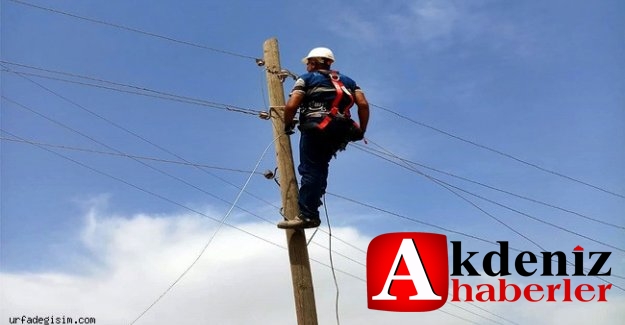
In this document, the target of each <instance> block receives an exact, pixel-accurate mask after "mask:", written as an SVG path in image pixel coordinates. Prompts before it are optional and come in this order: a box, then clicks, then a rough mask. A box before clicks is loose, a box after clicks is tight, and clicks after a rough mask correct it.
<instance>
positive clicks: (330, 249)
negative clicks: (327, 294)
mask: <svg viewBox="0 0 625 325" xmlns="http://www.w3.org/2000/svg"><path fill="white" fill-rule="evenodd" d="M323 209H324V210H325V213H326V221H327V222H328V255H329V257H330V269H331V270H332V279H333V280H334V287H335V288H336V297H335V299H334V301H335V303H334V313H335V315H336V325H341V319H340V316H339V295H340V289H339V283H338V281H337V280H336V272H335V271H334V260H333V259H332V226H331V225H330V216H329V214H328V205H327V204H326V197H325V195H324V196H323Z"/></svg>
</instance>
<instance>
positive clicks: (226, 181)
mask: <svg viewBox="0 0 625 325" xmlns="http://www.w3.org/2000/svg"><path fill="white" fill-rule="evenodd" d="M2 62H3V63H8V64H15V65H18V66H22V67H28V68H31V69H36V70H43V71H46V72H52V73H61V74H64V75H70V76H74V77H79V78H85V79H90V80H96V81H101V82H106V83H111V84H115V85H121V86H125V87H131V88H136V89H139V90H147V91H150V92H155V93H159V94H165V95H171V94H168V93H164V92H159V91H155V90H150V89H147V88H142V87H137V86H132V85H125V84H120V83H115V82H111V81H106V80H102V79H97V78H92V77H85V76H80V75H76V74H71V73H66V72H59V71H53V70H48V69H42V68H36V67H32V66H27V65H23V64H17V63H11V62H7V61H2ZM22 77H23V78H24V79H26V80H28V81H30V82H31V83H33V84H35V85H37V86H39V87H40V88H42V89H44V90H46V91H47V92H50V93H52V94H53V95H55V96H57V97H59V98H61V99H63V100H65V101H67V102H68V103H70V104H72V105H74V106H76V107H78V108H79V109H81V110H83V111H85V112H87V113H89V114H91V115H93V116H95V117H97V118H99V119H101V120H103V121H105V122H106V123H108V124H111V125H112V126H114V127H116V128H118V129H120V130H122V131H124V132H126V133H128V134H130V135H132V136H134V137H136V138H138V139H140V140H142V141H143V142H146V143H148V144H150V145H152V146H154V147H155V148H157V149H159V150H161V151H163V152H165V153H167V154H169V155H172V156H173V157H175V158H177V159H179V160H181V161H182V162H184V163H186V164H188V165H189V166H193V167H195V168H197V169H198V170H200V171H201V172H204V173H206V174H208V175H210V176H213V177H215V178H217V179H218V180H220V181H222V182H224V183H226V184H229V185H231V186H233V187H235V188H237V189H240V187H238V186H237V185H236V184H233V183H232V182H230V181H228V180H225V179H224V178H222V177H220V176H218V175H215V174H213V173H211V172H208V171H207V170H205V169H203V168H202V166H199V165H198V164H194V163H191V162H189V161H188V160H186V159H184V158H183V157H182V156H180V155H178V154H176V153H174V152H172V151H171V150H168V149H166V148H164V147H162V146H160V145H158V144H156V143H154V142H152V141H150V140H148V139H146V138H145V137H143V136H141V135H139V134H137V133H135V132H133V131H131V130H129V129H127V128H125V127H123V126H121V125H119V124H117V123H115V122H113V121H111V120H109V119H107V118H105V117H103V116H102V115H100V114H97V113H95V112H94V111H92V110H89V109H87V108H86V107H85V106H83V105H80V104H78V103H76V102H74V101H72V100H70V99H69V98H67V97H65V96H63V95H61V94H59V93H58V92H55V91H53V90H51V89H49V88H47V87H45V86H43V85H42V84H40V83H38V82H36V81H34V80H32V79H30V78H28V77H25V76H22ZM171 96H176V97H182V96H178V95H171ZM254 113H256V112H254ZM118 155H120V156H125V157H128V158H131V159H132V158H137V159H140V158H139V157H135V156H131V155H128V154H125V153H118ZM222 169H223V168H222ZM190 186H192V187H194V188H196V189H197V187H195V186H193V185H190ZM201 191H202V190H201ZM202 192H204V193H206V192H205V191H202ZM244 192H245V193H246V194H248V195H250V196H252V197H253V198H255V199H257V200H259V201H261V202H264V203H266V204H269V205H271V206H273V207H276V208H279V207H277V206H275V205H274V204H273V203H271V202H269V201H267V200H264V199H262V198H260V197H258V196H256V195H254V194H252V193H250V192H248V191H244ZM206 194H208V195H210V196H212V197H214V198H216V199H219V200H221V201H223V202H225V203H227V204H230V202H228V201H227V200H224V199H222V198H219V197H217V196H215V195H213V194H210V193H206ZM240 209H242V208H240ZM242 210H243V211H244V212H247V213H249V214H251V215H253V216H255V217H257V218H259V219H261V220H265V221H267V222H269V223H272V222H271V221H269V220H267V219H264V218H262V217H260V216H258V215H256V214H254V213H252V212H250V211H247V210H245V209H242ZM272 224H273V223H272ZM321 231H322V232H326V233H327V231H325V230H323V229H321ZM335 238H336V239H337V240H339V241H341V242H343V243H344V244H346V245H349V246H351V247H353V248H355V249H357V250H360V251H363V250H362V249H360V248H358V247H356V246H354V245H352V244H350V243H348V242H347V241H344V240H342V239H341V238H338V237H335ZM315 244H316V245H320V244H318V243H315ZM320 246H321V245H320ZM322 247H323V246H322ZM324 248H325V247H324ZM337 254H338V255H341V256H343V257H345V258H347V259H350V258H349V257H347V256H344V255H342V254H339V253H337ZM350 260H351V259H350ZM352 261H353V260H352Z"/></svg>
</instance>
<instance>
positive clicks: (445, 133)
mask: <svg viewBox="0 0 625 325" xmlns="http://www.w3.org/2000/svg"><path fill="white" fill-rule="evenodd" d="M370 105H371V106H372V107H376V108H379V109H381V110H383V111H385V112H388V113H391V114H393V115H395V116H397V117H399V118H402V119H404V120H406V121H409V122H411V123H414V124H416V125H418V126H421V127H425V128H428V129H430V130H433V131H435V132H438V133H441V134H444V135H446V136H448V137H451V138H454V139H456V140H459V141H462V142H465V143H468V144H470V145H473V146H475V147H478V148H481V149H484V150H487V151H490V152H493V153H495V154H498V155H500V156H503V157H506V158H509V159H512V160H514V161H517V162H519V163H522V164H524V165H526V166H530V167H532V168H535V169H538V170H540V171H543V172H545V173H549V174H552V175H555V176H558V177H561V178H564V179H567V180H569V181H572V182H575V183H578V184H582V185H585V186H587V187H591V188H593V189H595V190H598V191H601V192H604V193H607V194H610V195H613V196H616V197H620V198H622V199H625V195H623V194H620V193H616V192H614V191H610V190H607V189H605V188H603V187H601V186H597V185H593V184H590V183H588V182H585V181H583V180H580V179H578V178H574V177H571V176H568V175H565V174H562V173H560V172H557V171H554V170H551V169H548V168H545V167H542V166H540V165H538V164H535V163H531V162H529V161H527V160H523V159H521V158H518V157H515V156H513V155H511V154H508V153H505V152H503V151H501V150H497V149H494V148H491V147H488V146H485V145H483V144H479V143H477V142H475V141H471V140H468V139H465V138H462V137H460V136H457V135H455V134H452V133H451V132H447V131H444V130H442V129H439V128H436V127H434V126H431V125H428V124H426V123H423V122H419V121H417V120H415V119H412V118H410V117H408V116H405V115H402V114H399V113H398V112H396V111H393V110H391V109H389V108H386V107H383V106H380V105H376V104H370Z"/></svg>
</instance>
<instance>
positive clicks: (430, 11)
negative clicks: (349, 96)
mask: <svg viewBox="0 0 625 325" xmlns="http://www.w3.org/2000/svg"><path fill="white" fill-rule="evenodd" d="M490 2H491V1H471V2H466V1H454V0H438V1H433V0H419V1H414V2H401V1H400V2H398V1H390V2H385V3H379V2H368V3H367V2H366V3H365V4H362V5H361V6H359V7H357V8H351V6H350V8H349V9H351V10H347V8H343V9H339V10H338V11H341V12H347V14H343V15H339V16H337V17H336V18H335V19H333V20H329V21H325V22H326V23H327V24H325V25H326V26H327V28H328V29H329V30H331V31H332V32H334V33H336V34H337V35H340V36H342V37H344V38H348V39H350V40H352V41H355V42H361V43H366V44H368V45H371V46H382V47H389V46H390V47H394V46H398V45H399V46H402V47H408V48H418V49H420V50H421V49H429V50H440V49H447V48H448V47H450V46H452V45H455V44H464V45H466V44H470V43H476V44H480V45H481V46H484V48H486V49H490V50H493V51H501V52H506V53H516V54H517V55H528V54H530V53H531V46H532V41H531V39H529V38H528V33H526V32H524V30H525V29H526V28H527V25H526V24H527V22H526V20H523V21H522V22H518V21H517V22H515V21H511V20H506V19H505V18H502V17H499V16H498V15H496V14H494V13H492V11H491V10H490V8H489V4H490ZM518 24H523V26H520V25H518Z"/></svg>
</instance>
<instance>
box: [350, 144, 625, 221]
mask: <svg viewBox="0 0 625 325" xmlns="http://www.w3.org/2000/svg"><path fill="white" fill-rule="evenodd" d="M372 144H373V145H375V146H377V144H375V143H372ZM354 145H355V146H356V147H357V148H358V149H360V150H362V151H371V152H375V153H377V154H380V155H384V156H387V157H391V158H396V159H399V160H401V161H402V162H405V163H408V164H411V165H413V166H419V167H422V168H425V169H428V170H431V171H434V172H437V173H440V174H443V175H447V176H450V177H453V178H456V179H460V180H462V181H465V182H469V183H472V184H475V185H479V186H482V187H485V188H488V189H491V190H494V191H497V192H500V193H504V194H507V195H510V196H514V197H517V198H520V199H523V200H526V201H529V202H533V203H537V204H540V205H543V206H546V207H549V208H553V209H557V210H560V211H563V212H566V213H569V214H572V215H576V216H578V217H581V218H584V219H586V220H589V221H593V222H596V223H599V224H603V225H605V226H609V227H612V228H616V229H621V230H625V226H622V225H617V224H614V223H610V222H607V221H604V220H601V219H599V218H595V217H590V216H588V215H585V214H582V213H579V212H576V211H573V210H570V209H566V208H563V207H560V206H557V205H555V204H551V203H547V202H544V201H540V200H537V199H534V198H530V197H528V196H524V195H520V194H516V193H513V192H511V191H507V190H503V189H501V188H497V187H495V186H491V185H488V184H485V183H483V182H479V181H475V180H472V179H470V178H466V177H463V176H458V175H456V174H453V173H450V172H447V171H444V170H441V169H438V168H434V167H431V166H427V165H425V164H422V163H418V162H415V161H412V160H409V159H406V158H402V157H398V156H396V157H393V156H391V155H389V154H388V153H386V152H383V151H382V150H377V149H373V148H368V147H365V146H363V145H361V144H354Z"/></svg>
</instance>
